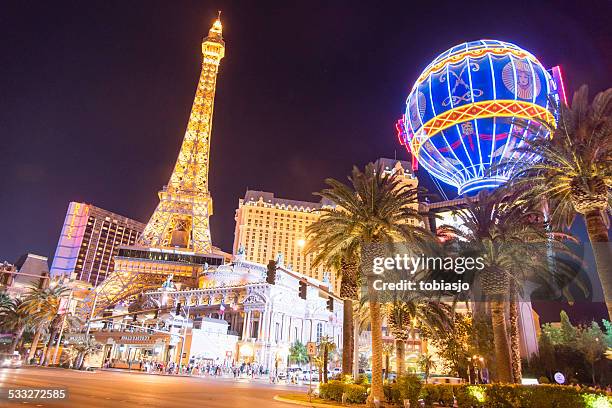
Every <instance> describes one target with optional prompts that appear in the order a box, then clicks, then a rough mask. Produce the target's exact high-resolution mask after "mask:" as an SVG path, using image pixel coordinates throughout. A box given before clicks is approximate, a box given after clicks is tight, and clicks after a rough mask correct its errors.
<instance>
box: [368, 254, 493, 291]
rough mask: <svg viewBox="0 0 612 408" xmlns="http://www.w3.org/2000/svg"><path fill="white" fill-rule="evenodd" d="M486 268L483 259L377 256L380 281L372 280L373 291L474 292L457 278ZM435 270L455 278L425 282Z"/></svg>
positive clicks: (374, 270) (375, 262)
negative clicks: (426, 277) (427, 275)
mask: <svg viewBox="0 0 612 408" xmlns="http://www.w3.org/2000/svg"><path fill="white" fill-rule="evenodd" d="M484 268H485V264H484V259H483V258H482V257H440V256H426V255H424V254H420V255H417V256H413V255H409V254H395V255H394V256H388V257H382V256H381V257H375V258H374V259H373V262H372V273H373V274H374V275H376V276H378V277H379V278H377V279H374V280H373V281H372V288H373V289H374V290H376V291H422V292H432V291H434V292H454V293H460V292H467V291H469V290H470V284H469V283H468V282H464V281H462V280H461V279H457V275H463V274H465V273H466V272H469V273H474V272H478V271H482V270H483V269H484ZM431 271H438V272H440V273H445V274H450V278H451V279H446V280H445V279H429V278H428V279H424V278H423V275H424V274H425V272H431ZM453 273H454V275H453ZM428 274H429V273H428Z"/></svg>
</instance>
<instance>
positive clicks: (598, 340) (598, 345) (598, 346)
mask: <svg viewBox="0 0 612 408" xmlns="http://www.w3.org/2000/svg"><path fill="white" fill-rule="evenodd" d="M578 349H579V350H580V351H582V352H583V353H584V356H585V359H586V361H587V362H588V363H589V364H590V366H591V379H592V380H593V385H595V384H596V383H597V382H596V381H595V363H596V362H597V361H599V360H600V359H601V358H603V357H604V353H605V352H606V349H607V345H606V336H605V334H604V333H603V332H602V331H601V328H600V327H599V325H598V324H597V323H596V322H592V323H591V325H590V326H587V327H583V328H582V329H581V330H580V334H579V336H578Z"/></svg>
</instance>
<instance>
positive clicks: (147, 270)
mask: <svg viewBox="0 0 612 408" xmlns="http://www.w3.org/2000/svg"><path fill="white" fill-rule="evenodd" d="M222 28H223V27H222V25H221V20H220V18H217V19H216V20H215V22H214V23H213V25H212V27H211V28H210V30H209V32H208V36H207V37H205V38H204V39H203V41H202V55H203V59H202V71H201V73H200V79H199V81H198V87H197V89H196V94H195V98H194V101H193V105H192V107H191V114H190V116H189V123H188V125H187V131H186V132H185V136H184V139H183V143H182V145H181V149H180V152H179V155H178V159H177V160H176V164H175V166H174V170H173V171H172V175H171V176H170V180H169V182H168V184H167V185H166V186H164V188H163V189H162V190H161V191H160V192H159V204H158V205H157V207H156V209H155V211H154V213H153V215H152V216H151V218H150V220H149V222H148V223H147V225H146V227H145V229H144V231H143V233H142V235H141V236H140V238H139V239H138V241H137V243H136V245H134V246H130V247H124V248H123V249H120V251H119V255H118V256H116V257H115V259H114V260H115V270H114V272H113V273H112V274H111V275H110V276H109V277H108V278H107V279H106V280H105V281H103V282H102V283H101V284H100V285H99V286H98V287H96V289H95V292H94V293H92V294H91V295H90V296H88V297H87V298H86V299H85V302H84V303H83V307H82V308H81V309H80V314H81V315H82V317H86V316H89V315H98V314H99V313H100V312H101V311H103V310H104V309H106V308H107V307H109V306H112V305H114V304H116V303H118V302H120V301H123V300H125V299H127V298H130V297H134V296H135V295H137V294H139V293H141V292H143V291H144V290H148V289H152V288H156V287H159V286H160V285H161V284H162V283H163V282H164V281H165V280H166V279H167V277H168V275H172V276H173V278H174V279H173V280H174V282H182V283H183V284H186V285H189V286H193V285H195V283H196V279H197V276H198V274H200V273H201V272H202V271H203V270H204V269H205V268H207V267H208V265H209V264H210V263H213V264H214V263H216V262H217V261H219V260H220V259H222V257H219V256H218V255H215V254H213V247H212V243H211V236H210V226H209V217H210V216H211V215H212V207H213V205H212V197H211V195H210V192H209V190H208V170H209V164H210V139H211V133H212V119H213V108H214V99H215V90H216V83H217V73H218V70H219V65H220V63H221V59H222V58H223V57H224V56H225V42H224V41H223V36H222ZM92 309H94V310H92Z"/></svg>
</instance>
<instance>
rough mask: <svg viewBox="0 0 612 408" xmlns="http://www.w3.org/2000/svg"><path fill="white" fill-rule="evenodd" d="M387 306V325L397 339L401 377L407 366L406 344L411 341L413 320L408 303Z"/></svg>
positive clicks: (399, 374) (398, 370) (397, 358)
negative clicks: (409, 330) (410, 331)
mask: <svg viewBox="0 0 612 408" xmlns="http://www.w3.org/2000/svg"><path fill="white" fill-rule="evenodd" d="M386 306H387V307H386V313H385V314H386V316H387V324H388V325H389V329H390V330H391V334H392V335H393V338H394V339H395V361H396V366H397V376H398V377H399V376H401V375H403V374H404V369H405V366H406V342H407V341H408V340H409V339H410V333H409V332H408V329H409V328H410V325H411V324H412V319H411V317H410V311H409V310H408V306H407V305H406V303H404V302H400V301H396V302H392V303H387V305H386Z"/></svg>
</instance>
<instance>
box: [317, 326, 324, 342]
mask: <svg viewBox="0 0 612 408" xmlns="http://www.w3.org/2000/svg"><path fill="white" fill-rule="evenodd" d="M321 337H323V323H317V343H318V342H320V341H321Z"/></svg>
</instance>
